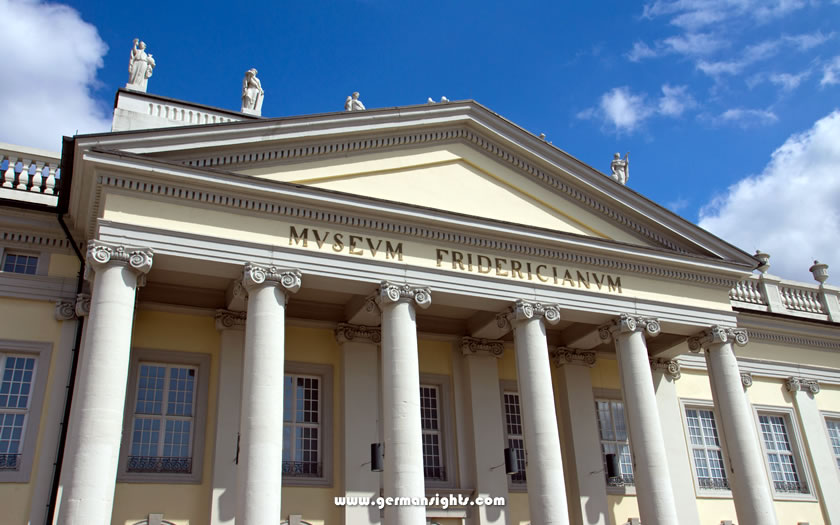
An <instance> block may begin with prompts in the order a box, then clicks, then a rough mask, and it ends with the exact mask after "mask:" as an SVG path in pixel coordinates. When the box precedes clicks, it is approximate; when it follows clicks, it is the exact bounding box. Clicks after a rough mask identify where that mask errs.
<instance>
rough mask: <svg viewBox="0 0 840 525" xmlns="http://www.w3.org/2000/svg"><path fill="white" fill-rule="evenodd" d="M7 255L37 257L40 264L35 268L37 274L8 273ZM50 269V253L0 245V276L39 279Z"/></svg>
mask: <svg viewBox="0 0 840 525" xmlns="http://www.w3.org/2000/svg"><path fill="white" fill-rule="evenodd" d="M7 255H24V256H26V257H37V258H38V264H37V265H36V267H35V273H18V272H7V271H4V268H5V267H6V256H7ZM49 267H50V252H49V251H47V250H32V249H27V248H20V247H18V246H10V245H6V244H4V245H0V274H2V275H15V276H18V277H21V276H25V277H29V278H32V277H38V276H45V275H47V272H48V270H49Z"/></svg>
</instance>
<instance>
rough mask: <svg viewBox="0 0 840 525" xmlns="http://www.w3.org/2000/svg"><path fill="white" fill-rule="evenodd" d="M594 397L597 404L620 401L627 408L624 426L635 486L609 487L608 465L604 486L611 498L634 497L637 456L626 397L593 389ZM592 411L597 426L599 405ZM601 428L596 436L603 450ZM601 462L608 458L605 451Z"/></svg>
mask: <svg viewBox="0 0 840 525" xmlns="http://www.w3.org/2000/svg"><path fill="white" fill-rule="evenodd" d="M592 397H593V398H594V401H595V403H597V402H598V401H599V400H600V401H618V402H620V403H621V404H622V405H624V407H625V416H624V426H625V427H626V428H627V445H628V447H629V448H630V461H631V463H630V464H631V465H632V466H633V484H632V485H627V484H624V485H608V484H606V465H604V484H605V485H606V487H607V494H608V495H610V496H618V495H622V496H634V495H635V494H636V482H635V479H636V454H635V453H634V452H633V441H632V440H631V439H630V424H629V423H628V422H627V403H625V402H624V396H623V395H622V393H621V390H615V389H611V388H593V389H592ZM592 410H593V412H594V415H595V424H596V425H598V408H597V405H593V406H592ZM600 430H601V429H600V426H599V427H598V434H596V435H595V436H594V438H595V439H597V440H598V449H599V450H602V449H601V434H600ZM601 461H602V462H605V461H606V458H605V457H604V453H603V451H601Z"/></svg>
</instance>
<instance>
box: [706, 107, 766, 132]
mask: <svg viewBox="0 0 840 525" xmlns="http://www.w3.org/2000/svg"><path fill="white" fill-rule="evenodd" d="M715 120H716V121H717V122H718V123H733V124H738V125H739V126H741V127H743V128H748V127H750V126H756V125H760V124H772V123H773V122H776V121H777V120H779V117H777V116H776V114H775V113H773V112H772V111H770V110H769V109H745V108H732V109H727V110H726V111H724V112H723V113H721V114H720V115H719V116H718V117H717V118H716V119H715Z"/></svg>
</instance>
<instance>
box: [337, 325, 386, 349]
mask: <svg viewBox="0 0 840 525" xmlns="http://www.w3.org/2000/svg"><path fill="white" fill-rule="evenodd" d="M335 339H336V340H337V341H338V342H339V343H349V342H351V341H352V342H354V343H373V344H379V343H380V342H381V341H382V329H381V328H379V327H377V326H363V325H357V324H349V323H339V325H338V327H337V328H336V329H335Z"/></svg>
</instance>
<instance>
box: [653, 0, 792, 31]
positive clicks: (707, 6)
mask: <svg viewBox="0 0 840 525" xmlns="http://www.w3.org/2000/svg"><path fill="white" fill-rule="evenodd" d="M806 5H807V4H806V2H805V0H655V1H654V2H650V3H648V4H645V7H644V11H643V13H642V16H645V17H647V18H655V17H659V16H666V17H670V20H669V21H670V23H671V24H672V25H675V26H677V27H681V28H683V29H686V30H689V31H693V30H697V29H700V28H703V27H707V26H710V25H712V24H718V23H720V22H724V21H726V20H731V19H733V18H735V17H740V16H747V17H749V18H752V19H754V20H756V21H758V22H766V21H769V20H772V19H776V18H781V17H783V16H785V15H787V14H788V13H791V12H793V11H796V10H798V9H802V8H803V7H805V6H806Z"/></svg>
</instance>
